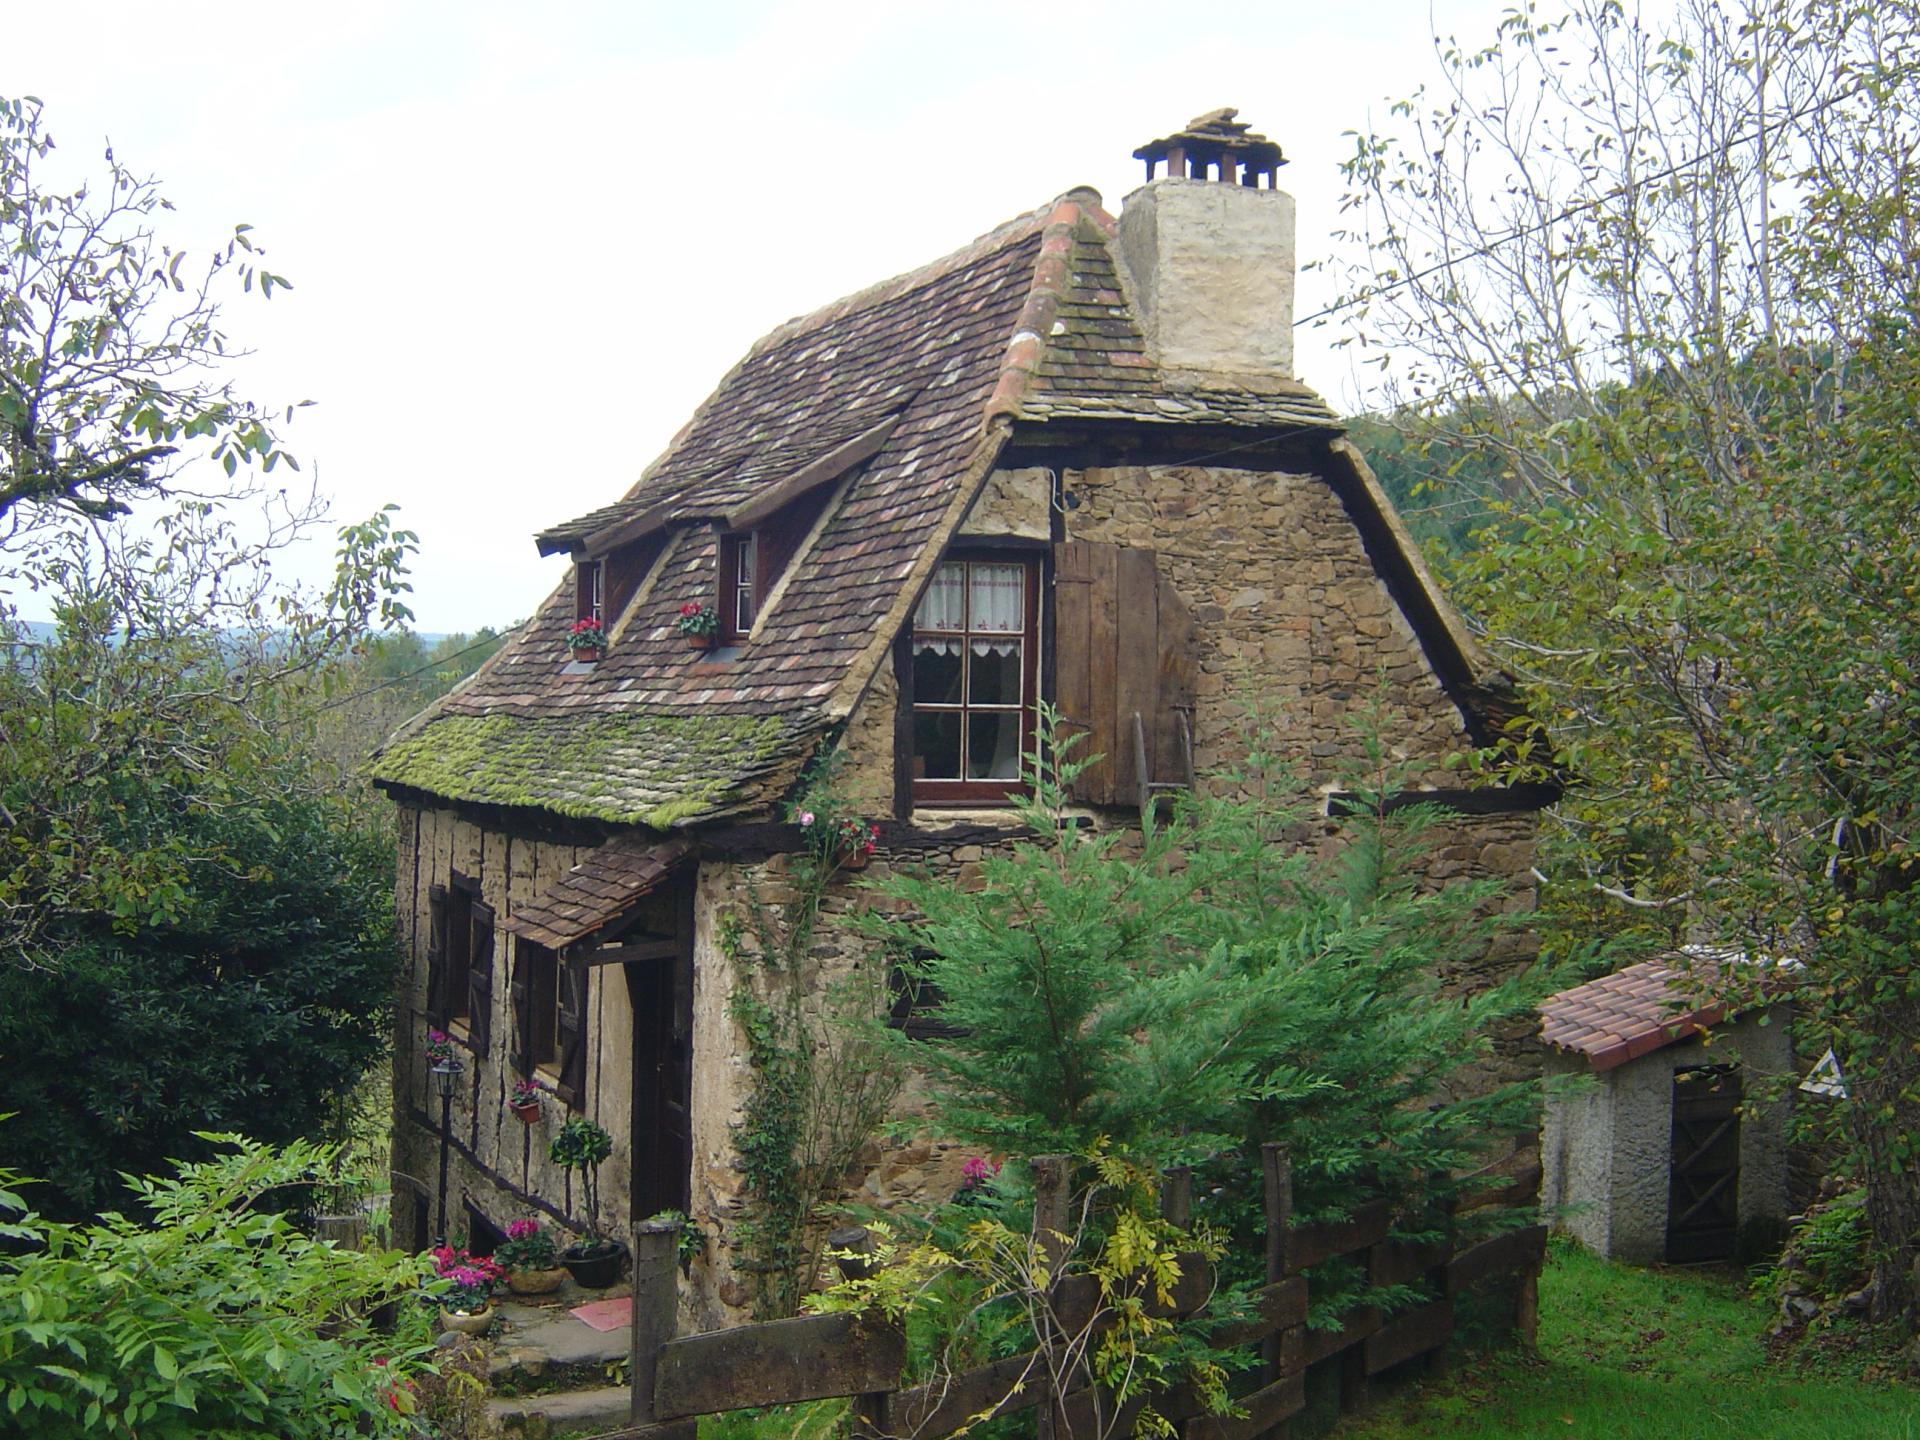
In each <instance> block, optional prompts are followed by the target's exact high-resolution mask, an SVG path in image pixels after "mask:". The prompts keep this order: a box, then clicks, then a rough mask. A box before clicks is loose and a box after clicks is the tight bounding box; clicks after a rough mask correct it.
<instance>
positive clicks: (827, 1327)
mask: <svg viewBox="0 0 1920 1440" xmlns="http://www.w3.org/2000/svg"><path fill="white" fill-rule="evenodd" d="M906 1358H907V1340H906V1336H905V1335H904V1334H902V1333H901V1332H900V1331H899V1330H897V1329H895V1328H894V1327H892V1326H890V1325H881V1324H874V1323H871V1322H866V1321H863V1319H862V1317H860V1316H858V1315H803V1316H801V1317H800V1318H799V1319H797V1320H774V1321H770V1322H768V1323H766V1324H764V1325H743V1326H741V1327H740V1328H738V1329H735V1330H716V1331H713V1332H712V1333H710V1334H706V1335H689V1336H685V1337H684V1338H682V1339H679V1340H675V1341H673V1342H672V1343H671V1344H669V1345H666V1346H664V1347H663V1348H662V1349H661V1351H660V1365H659V1369H658V1371H657V1374H656V1378H655V1381H654V1412H655V1414H656V1415H658V1416H659V1417H661V1418H664V1419H673V1418H677V1417H679V1416H683V1415H716V1414H719V1413H720V1412H721V1411H724V1410H744V1409H747V1408H749V1407H751V1406H755V1405H796V1404H800V1403H802V1402H804V1401H808V1400H830V1399H833V1398H836V1397H838V1396H842V1395H861V1394H865V1393H867V1392H869V1391H875V1390H891V1389H893V1388H894V1386H896V1385H897V1384H899V1383H900V1370H901V1367H902V1366H903V1365H905V1363H906Z"/></svg>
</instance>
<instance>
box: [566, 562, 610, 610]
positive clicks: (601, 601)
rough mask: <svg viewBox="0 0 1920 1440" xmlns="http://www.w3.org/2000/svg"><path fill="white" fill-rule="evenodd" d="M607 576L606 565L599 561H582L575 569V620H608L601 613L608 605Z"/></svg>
mask: <svg viewBox="0 0 1920 1440" xmlns="http://www.w3.org/2000/svg"><path fill="white" fill-rule="evenodd" d="M606 574H607V567H606V565H605V564H603V563H602V562H601V561H598V560H582V561H581V562H580V563H579V564H578V565H576V566H575V567H574V571H573V577H574V583H573V618H574V619H576V620H599V621H602V622H604V621H605V620H606V616H604V615H603V614H601V613H600V612H601V611H602V609H603V608H604V607H605V603H606Z"/></svg>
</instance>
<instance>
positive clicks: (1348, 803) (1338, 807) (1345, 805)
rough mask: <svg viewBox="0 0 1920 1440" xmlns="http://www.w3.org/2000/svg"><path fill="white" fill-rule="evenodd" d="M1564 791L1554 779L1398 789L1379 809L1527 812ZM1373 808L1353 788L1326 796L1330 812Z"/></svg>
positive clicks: (1354, 812) (1348, 812)
mask: <svg viewBox="0 0 1920 1440" xmlns="http://www.w3.org/2000/svg"><path fill="white" fill-rule="evenodd" d="M1565 792H1566V787H1565V786H1564V785H1561V784H1559V783H1557V782H1554V781H1541V782H1531V783H1528V784H1523V785H1489V786H1485V787H1483V788H1481V789H1478V790H1395V791H1394V792H1393V793H1392V794H1390V795H1387V796H1385V797H1384V798H1383V799H1381V800H1380V801H1379V809H1380V810H1381V812H1382V813H1385V814H1391V813H1393V812H1394V811H1395V810H1405V809H1406V808H1407V807H1408V806H1410V805H1438V806H1439V807H1440V808H1441V809H1443V810H1451V811H1453V812H1455V813H1456V814H1460V815H1524V814H1528V813H1531V812H1532V811H1535V810H1544V809H1546V807H1547V806H1549V805H1551V804H1553V803H1554V802H1555V801H1557V800H1558V799H1559V798H1560V797H1561V795H1563V794H1564V793H1565ZM1373 808H1374V802H1373V801H1371V800H1369V799H1367V798H1366V797H1364V796H1360V795H1355V794H1353V793H1352V792H1351V791H1347V790H1336V791H1334V792H1333V793H1332V794H1330V795H1328V796H1327V814H1329V815H1333V816H1342V815H1357V814H1362V813H1366V812H1369V811H1371V810H1373Z"/></svg>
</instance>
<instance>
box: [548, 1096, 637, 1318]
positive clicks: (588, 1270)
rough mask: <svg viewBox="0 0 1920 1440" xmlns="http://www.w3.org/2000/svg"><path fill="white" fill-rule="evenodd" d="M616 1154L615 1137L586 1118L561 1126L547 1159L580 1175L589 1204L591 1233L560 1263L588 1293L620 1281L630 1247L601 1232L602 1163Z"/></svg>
mask: <svg viewBox="0 0 1920 1440" xmlns="http://www.w3.org/2000/svg"><path fill="white" fill-rule="evenodd" d="M612 1153H613V1137H612V1136H611V1135H609V1134H607V1132H606V1131H605V1130H603V1129H602V1128H601V1127H600V1126H598V1125H596V1124H594V1122H593V1121H591V1120H589V1119H587V1118H586V1117H585V1116H584V1115H576V1116H574V1117H573V1119H571V1120H569V1121H567V1123H566V1124H564V1125H562V1126H561V1127H560V1133H559V1134H557V1135H555V1136H554V1137H553V1144H552V1145H551V1146H549V1147H548V1149H547V1158H548V1159H549V1160H551V1161H552V1162H553V1163H554V1164H556V1165H558V1166H559V1167H560V1168H561V1169H563V1170H578V1171H579V1172H580V1193H581V1194H582V1195H583V1196H584V1197H585V1198H586V1202H587V1233H586V1235H585V1236H583V1237H582V1238H581V1239H579V1240H576V1241H575V1242H574V1243H573V1244H571V1245H569V1246H568V1247H567V1248H566V1249H565V1250H563V1251H561V1252H560V1263H561V1264H562V1265H565V1266H566V1267H567V1272H568V1273H569V1274H571V1275H572V1276H573V1278H574V1282H575V1283H576V1284H577V1285H579V1286H580V1287H581V1288H582V1289H584V1290H604V1289H606V1288H607V1287H608V1286H609V1285H611V1284H613V1283H614V1282H615V1281H616V1280H618V1279H619V1278H620V1265H621V1262H622V1261H623V1260H624V1259H625V1258H626V1253H627V1252H626V1247H625V1246H624V1245H622V1244H621V1243H620V1242H619V1241H617V1240H609V1239H607V1237H606V1236H604V1235H602V1234H601V1233H600V1162H601V1161H603V1160H605V1159H606V1158H607V1157H608V1156H609V1155H611V1154H612Z"/></svg>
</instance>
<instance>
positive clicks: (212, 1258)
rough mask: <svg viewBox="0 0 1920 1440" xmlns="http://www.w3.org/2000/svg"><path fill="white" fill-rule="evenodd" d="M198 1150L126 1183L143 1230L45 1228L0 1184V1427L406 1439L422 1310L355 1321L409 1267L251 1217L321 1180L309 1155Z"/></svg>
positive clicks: (422, 1353) (147, 1435)
mask: <svg viewBox="0 0 1920 1440" xmlns="http://www.w3.org/2000/svg"><path fill="white" fill-rule="evenodd" d="M206 1138H207V1139H208V1140H210V1141H215V1142H218V1143H219V1144H220V1145H221V1146H223V1147H224V1150H223V1153H222V1154H220V1155H219V1156H218V1157H217V1158H215V1159H213V1160H210V1161H207V1162H205V1163H202V1164H197V1165H187V1166H182V1167H180V1169H179V1172H178V1176H177V1178H172V1179H149V1180H136V1181H133V1182H131V1183H132V1189H133V1195H134V1199H135V1201H136V1202H137V1204H138V1206H139V1208H140V1209H141V1210H142V1211H144V1212H145V1215H146V1218H130V1217H126V1216H122V1215H119V1214H108V1215H105V1216H102V1217H101V1218H100V1219H99V1220H98V1221H95V1222H92V1223H88V1224H84V1225H68V1224H63V1223H60V1222H57V1221H50V1220H47V1219H45V1218H43V1217H42V1216H40V1215H38V1214H36V1213H34V1212H33V1211H31V1210H30V1209H28V1208H27V1204H26V1202H25V1200H24V1199H23V1198H22V1196H21V1193H20V1188H24V1186H22V1183H21V1181H20V1179H19V1177H18V1176H17V1175H15V1174H14V1173H12V1172H10V1171H0V1217H4V1221H3V1223H0V1237H4V1238H5V1240H6V1242H7V1247H6V1249H5V1251H4V1252H0V1396H4V1401H3V1402H0V1405H3V1407H4V1417H3V1418H0V1428H6V1429H8V1430H9V1431H10V1432H12V1433H21V1434H32V1435H36V1436H43V1437H47V1440H60V1437H66V1436H75V1437H77V1436H82V1435H86V1436H127V1437H134V1436H139V1437H143V1440H166V1437H182V1440H185V1437H189V1436H192V1437H205V1436H241V1435H274V1436H279V1437H285V1440H300V1437H304V1436H312V1437H315V1440H319V1437H328V1440H332V1437H337V1436H340V1435H345V1434H355V1435H372V1436H380V1435H392V1436H401V1435H414V1434H417V1433H418V1431H417V1430H416V1429H415V1428H414V1425H413V1422H412V1420H411V1418H410V1417H411V1416H412V1414H413V1413H414V1411H415V1409H416V1400H415V1393H414V1390H413V1388H412V1380H413V1377H414V1376H416V1375H418V1374H420V1373H422V1366H423V1364H424V1362H425V1359H426V1357H427V1356H428V1355H430V1354H431V1346H430V1344H429V1340H430V1337H429V1335H428V1334H427V1331H426V1327H425V1321H424V1312H423V1311H422V1310H421V1307H419V1306H414V1305H401V1306H399V1307H398V1308H399V1311H400V1315H401V1319H400V1321H399V1324H400V1327H401V1328H400V1329H399V1330H398V1331H397V1332H396V1333H393V1334H381V1333H378V1332H377V1331H376V1330H375V1329H374V1327H373V1325H372V1324H371V1321H370V1319H369V1316H370V1315H371V1314H372V1312H373V1311H374V1310H375V1309H376V1308H377V1307H379V1306H380V1305H382V1304H383V1303H384V1302H386V1301H388V1300H391V1299H395V1298H396V1297H399V1296H402V1295H405V1294H407V1293H409V1292H411V1291H412V1290H414V1289H415V1288H417V1286H418V1285H419V1284H420V1281H421V1279H422V1271H421V1267H420V1265H419V1263H418V1262H417V1261H415V1260H413V1259H411V1258H409V1257H406V1256H403V1255H400V1254H398V1253H384V1254H373V1253H366V1252H362V1251H357V1250H339V1249H335V1248H334V1247H333V1246H332V1245H330V1244H325V1243H321V1242H317V1241H313V1240H309V1239H308V1238H306V1237H305V1236H303V1235H302V1234H300V1233H299V1232H298V1231H297V1230H295V1229H294V1228H293V1227H292V1226H291V1225H290V1224H289V1223H288V1221H287V1219H286V1217H285V1216H284V1215H283V1214H282V1213H280V1212H279V1211H278V1210H277V1209H276V1208H274V1207H273V1205H272V1204H271V1203H269V1202H271V1200H272V1198H273V1197H274V1194H275V1192H276V1191H279V1190H281V1189H284V1188H285V1187H289V1186H297V1185H300V1184H302V1183H304V1182H306V1181H308V1180H309V1179H310V1178H311V1177H312V1176H313V1175H314V1174H315V1173H316V1172H319V1171H323V1170H325V1169H326V1168H328V1161H329V1156H328V1154H327V1152H325V1151H324V1150H320V1149H317V1148H315V1147H313V1146H310V1145H305V1144H295V1145H291V1146H289V1147H287V1148H286V1149H285V1150H284V1151H274V1150H271V1149H269V1148H267V1147H265V1146H261V1145H257V1144H254V1143H252V1142H249V1141H244V1140H241V1139H239V1138H238V1137H233V1136H208V1137H206ZM16 1187H20V1188H16ZM316 1327H317V1328H316Z"/></svg>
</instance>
